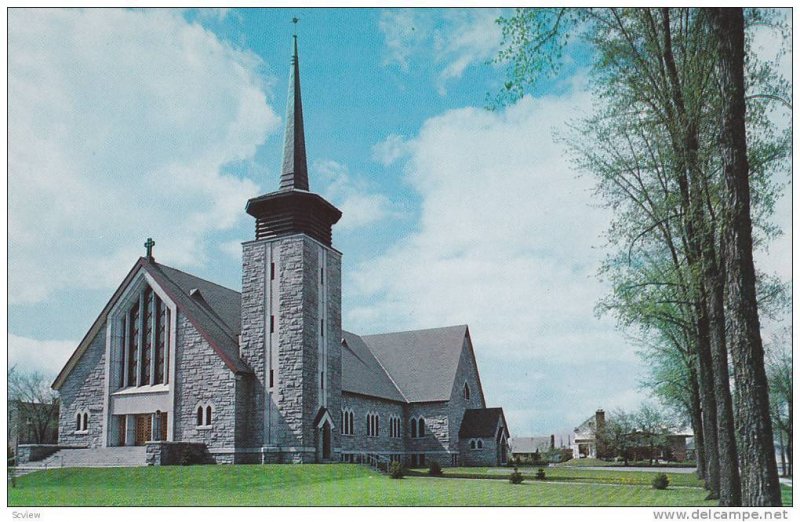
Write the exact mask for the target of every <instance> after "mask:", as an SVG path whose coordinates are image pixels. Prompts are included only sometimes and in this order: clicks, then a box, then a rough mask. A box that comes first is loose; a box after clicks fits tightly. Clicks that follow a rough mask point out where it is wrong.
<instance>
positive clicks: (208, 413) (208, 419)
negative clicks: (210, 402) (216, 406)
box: [206, 406, 211, 426]
mask: <svg viewBox="0 0 800 522" xmlns="http://www.w3.org/2000/svg"><path fill="white" fill-rule="evenodd" d="M206 426H211V406H206Z"/></svg>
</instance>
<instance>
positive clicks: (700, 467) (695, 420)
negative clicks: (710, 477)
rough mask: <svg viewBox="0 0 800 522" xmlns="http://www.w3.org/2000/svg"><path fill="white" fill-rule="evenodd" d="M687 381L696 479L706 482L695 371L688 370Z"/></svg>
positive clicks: (701, 415) (701, 417)
mask: <svg viewBox="0 0 800 522" xmlns="http://www.w3.org/2000/svg"><path fill="white" fill-rule="evenodd" d="M689 381H690V387H691V388H690V389H691V401H692V403H691V404H692V432H693V433H694V452H695V460H696V461H697V478H699V479H700V480H706V449H705V447H704V446H703V444H704V443H703V414H702V410H701V409H700V389H699V387H700V385H699V384H698V382H697V370H696V369H695V368H690V369H689Z"/></svg>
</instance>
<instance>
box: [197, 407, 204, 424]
mask: <svg viewBox="0 0 800 522" xmlns="http://www.w3.org/2000/svg"><path fill="white" fill-rule="evenodd" d="M197 425H198V426H202V425H203V407H202V406H198V407H197Z"/></svg>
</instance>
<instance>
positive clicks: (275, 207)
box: [245, 19, 342, 246]
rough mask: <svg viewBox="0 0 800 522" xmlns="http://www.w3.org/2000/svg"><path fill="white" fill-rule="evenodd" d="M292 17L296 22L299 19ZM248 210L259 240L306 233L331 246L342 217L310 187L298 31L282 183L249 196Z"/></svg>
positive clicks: (288, 100) (338, 211)
mask: <svg viewBox="0 0 800 522" xmlns="http://www.w3.org/2000/svg"><path fill="white" fill-rule="evenodd" d="M292 21H293V22H295V23H296V22H297V19H294V20H292ZM245 210H246V211H247V213H248V214H250V215H251V216H253V217H254V218H256V240H262V239H272V238H277V237H283V236H289V235H294V234H305V235H307V236H309V237H311V238H314V239H315V240H317V241H319V242H320V243H322V244H323V245H327V246H331V236H332V230H331V229H332V227H333V225H335V224H336V222H337V221H339V219H340V218H341V217H342V212H341V210H339V209H338V208H336V207H334V206H333V205H331V204H330V203H328V202H327V201H325V199H324V198H323V197H322V196H320V195H319V194H314V193H313V192H311V191H310V190H309V188H308V165H307V160H306V139H305V135H304V132H303V105H302V102H301V100H300V63H299V60H298V58H297V35H294V56H292V68H291V69H290V72H289V97H288V99H287V101H286V137H285V139H284V143H283V167H282V169H281V183H280V187H279V189H278V190H276V191H275V192H270V193H268V194H264V195H261V196H258V197H255V198H251V199H249V200H248V201H247V206H246V207H245Z"/></svg>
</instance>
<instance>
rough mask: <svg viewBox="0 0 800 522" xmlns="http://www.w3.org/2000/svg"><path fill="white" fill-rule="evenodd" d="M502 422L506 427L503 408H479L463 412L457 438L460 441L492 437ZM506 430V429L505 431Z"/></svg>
mask: <svg viewBox="0 0 800 522" xmlns="http://www.w3.org/2000/svg"><path fill="white" fill-rule="evenodd" d="M501 421H502V424H503V426H504V427H505V426H507V424H506V418H505V415H503V408H480V409H469V410H465V411H464V418H463V419H462V420H461V428H459V430H458V437H459V438H461V439H464V438H469V437H494V436H495V434H496V433H497V426H498V425H499V424H500V422H501ZM507 430H508V428H506V431H507Z"/></svg>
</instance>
